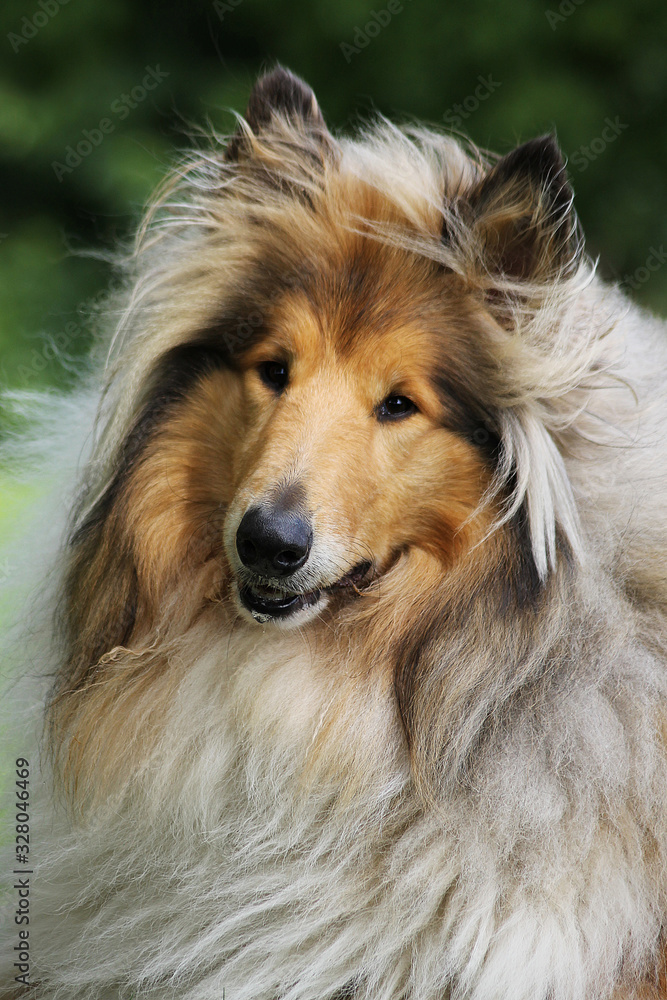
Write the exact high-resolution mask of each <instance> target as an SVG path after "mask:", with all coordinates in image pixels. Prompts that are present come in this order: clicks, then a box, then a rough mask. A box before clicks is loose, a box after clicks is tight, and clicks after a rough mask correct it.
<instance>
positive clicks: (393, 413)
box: [375, 395, 417, 421]
mask: <svg viewBox="0 0 667 1000" xmlns="http://www.w3.org/2000/svg"><path fill="white" fill-rule="evenodd" d="M416 412H417V407H416V405H415V404H414V403H413V402H412V400H411V399H409V398H408V397H407V396H399V395H395V396H387V398H386V399H385V400H383V401H382V402H381V403H380V405H379V406H378V408H377V410H376V411H375V415H376V416H377V418H378V420H380V421H382V420H401V419H402V418H403V417H409V416H411V414H413V413H416Z"/></svg>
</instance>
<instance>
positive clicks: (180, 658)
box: [2, 69, 667, 1000]
mask: <svg viewBox="0 0 667 1000" xmlns="http://www.w3.org/2000/svg"><path fill="white" fill-rule="evenodd" d="M124 287H125V289H126V291H124V292H122V293H119V296H118V301H117V303H116V305H115V307H114V308H113V309H112V310H111V312H112V314H113V315H114V316H115V317H117V325H116V328H115V330H114V331H112V333H111V334H110V338H109V345H110V346H109V353H108V359H107V362H106V364H105V366H104V373H103V378H102V380H101V383H100V385H99V392H98V401H97V418H96V424H95V434H94V438H93V439H92V440H90V433H91V423H92V418H91V416H90V409H91V407H90V403H89V402H88V396H84V395H83V394H82V396H81V398H80V400H77V399H76V398H75V399H71V400H69V401H68V402H67V404H66V408H65V409H64V410H63V404H62V402H60V401H55V400H54V401H51V400H47V401H46V402H45V404H44V411H45V417H44V418H42V419H43V421H44V426H47V425H52V424H56V425H62V426H63V441H65V442H66V445H67V450H66V451H65V450H62V451H58V452H57V454H58V455H59V456H61V457H60V458H59V459H58V461H57V462H56V463H55V464H56V465H59V466H63V465H64V466H65V467H66V469H69V468H70V466H71V465H72V464H73V458H74V456H77V455H81V456H82V461H81V465H82V468H81V471H80V472H79V474H78V476H77V479H76V481H77V483H78V495H77V499H76V501H75V502H72V513H71V516H70V522H69V524H68V526H67V528H66V529H64V534H65V535H66V538H65V540H64V541H63V543H62V545H61V544H60V543H57V544H56V543H48V544H47V543H46V542H44V543H38V544H37V545H36V546H35V548H34V550H33V551H32V552H31V555H30V559H27V560H26V559H24V562H26V563H28V564H29V565H30V566H31V567H32V570H33V572H34V575H35V577H36V581H37V582H40V578H41V577H42V575H43V574H44V573H46V571H47V570H49V572H50V576H49V582H48V584H47V586H46V587H45V588H43V590H42V603H43V605H44V609H45V610H43V611H38V610H37V609H36V607H35V604H34V603H33V599H32V598H31V600H30V602H29V604H28V606H27V610H26V613H25V615H24V623H26V624H27V627H26V628H25V634H24V636H23V638H21V639H17V637H16V633H15V632H13V633H12V635H11V637H10V644H9V645H10V648H11V651H12V657H13V660H12V662H13V663H14V666H13V667H12V668H11V669H12V670H13V672H14V676H13V680H12V685H13V686H12V687H10V689H9V694H8V695H7V699H6V700H7V702H8V703H10V704H11V705H14V706H16V705H17V704H18V703H19V701H20V702H21V704H23V703H25V704H26V705H27V709H26V715H25V716H22V717H21V718H22V719H28V720H29V722H30V725H31V726H32V727H33V728H35V725H36V719H37V718H38V714H39V713H38V711H37V710H36V709H35V708H34V707H33V706H34V703H35V700H36V699H37V698H38V697H41V698H43V699H45V701H46V706H47V710H46V722H45V731H44V736H43V740H42V754H41V760H42V766H41V771H40V777H39V778H37V777H36V778H35V780H34V784H33V795H34V798H35V807H36V810H37V811H36V813H35V815H34V817H33V827H34V846H33V857H34V861H35V874H34V875H33V876H32V887H33V898H32V911H31V925H30V934H31V937H30V948H31V978H32V982H33V984H34V985H33V990H32V992H30V994H29V995H30V996H31V997H33V996H34V997H35V998H37V1000H84V998H85V1000H121V998H123V1000H129V998H135V997H137V998H138V997H146V998H149V997H150V998H155V1000H157V998H160V1000H164V998H166V997H174V998H178V1000H214V998H215V1000H220V998H221V997H222V996H223V991H224V995H225V996H227V997H228V998H230V1000H232V998H234V1000H278V998H279V1000H313V998H318V1000H326V998H330V1000H334V998H335V1000H343V998H350V1000H352V998H354V1000H399V998H401V1000H403V998H405V1000H408V998H410V1000H441V998H443V997H451V998H461V1000H463V998H466V1000H501V998H502V1000H510V998H511V1000H607V998H612V997H613V998H615V1000H622V998H626V997H627V998H639V997H645V998H650V997H658V996H664V995H667V994H665V992H664V988H665V984H664V979H662V978H661V976H662V975H663V942H662V935H663V930H664V924H665V920H666V917H667V869H666V862H667V751H666V746H665V736H666V733H667V729H666V721H667V720H666V716H665V711H666V707H667V702H666V699H667V624H666V618H665V612H666V610H667V571H666V569H665V567H666V566H667V530H666V529H667V506H666V505H665V503H664V499H663V497H664V491H665V488H666V483H667V446H666V445H665V440H664V426H665V421H666V420H667V400H666V399H665V393H664V376H665V372H666V371H667V339H666V337H665V328H664V326H663V325H662V324H660V323H659V322H658V321H656V320H654V319H653V318H651V317H650V316H649V315H647V314H645V313H643V312H641V311H640V310H638V309H637V308H636V307H635V306H633V305H632V304H631V303H629V302H628V301H627V300H626V299H625V298H624V297H623V296H622V294H621V293H620V292H619V291H618V290H616V289H613V288H610V287H607V286H605V285H603V284H602V283H601V282H600V281H599V279H598V278H597V276H596V275H595V269H594V267H593V266H592V265H591V263H590V261H588V259H587V258H586V256H585V254H584V252H583V246H582V240H581V236H580V233H579V229H578V224H577V221H576V216H575V214H574V210H573V207H572V193H571V190H570V188H569V185H568V184H567V180H566V176H565V172H564V165H563V161H562V159H561V157H560V154H559V153H558V150H557V147H556V145H555V142H554V140H553V138H552V137H544V138H543V139H540V140H534V141H533V142H532V143H527V144H525V145H524V146H522V147H519V149H518V150H516V151H514V153H511V154H509V155H508V156H506V157H503V158H501V159H495V158H492V157H485V156H483V155H482V154H481V153H479V152H478V151H476V150H474V149H472V148H470V149H465V148H463V147H462V146H461V145H460V144H459V143H458V142H456V141H454V140H453V139H451V138H449V137H446V136H442V135H440V134H437V133H434V132H431V131H428V130H425V129H415V128H412V129H406V130H401V129H398V128H397V127H395V126H393V125H391V124H390V123H388V122H386V121H383V120H380V121H378V122H377V123H375V124H373V125H370V126H368V127H367V128H366V129H365V130H363V131H362V132H361V133H360V134H359V135H358V136H356V137H355V138H353V139H348V138H340V139H339V138H335V137H333V136H332V135H331V134H330V133H329V132H328V130H327V129H326V126H325V124H324V121H323V119H322V116H321V113H320V111H319V108H318V106H317V102H316V101H315V98H314V96H313V95H312V92H311V91H310V90H309V88H307V87H306V85H305V84H303V83H302V82H301V81H299V80H297V79H296V78H295V77H293V76H291V74H288V73H287V72H286V71H284V70H281V69H278V70H276V71H274V72H273V73H272V74H269V75H268V76H267V77H264V78H263V79H262V80H260V81H259V83H258V84H257V86H256V88H255V90H254V92H253V95H252V97H251V101H250V104H249V107H248V111H247V114H246V118H245V119H242V120H240V121H239V126H238V130H237V132H236V134H235V135H234V136H233V137H232V138H231V140H230V141H229V142H226V141H225V140H223V139H220V138H218V137H214V141H213V144H212V146H211V149H210V151H206V152H199V153H195V154H192V155H191V156H189V157H188V158H187V159H186V160H184V161H183V163H182V164H181V165H180V167H179V168H178V169H177V170H176V171H175V172H174V173H173V174H172V175H171V176H170V177H169V178H168V179H167V180H166V181H165V183H164V185H163V187H162V189H161V190H160V192H158V195H157V196H156V199H155V202H154V204H153V205H152V206H151V207H150V209H149V212H148V214H147V217H146V220H145V222H144V224H143V225H142V227H141V229H140V232H139V235H138V239H137V245H136V248H135V251H134V252H133V253H132V254H131V255H130V257H129V259H128V260H127V262H126V265H125V281H124ZM281 337H282V338H283V339H282V340H280V338H281ZM283 341H285V342H287V341H289V343H290V344H291V345H292V347H291V348H290V349H291V350H292V352H293V354H294V355H295V356H296V355H298V354H299V352H301V354H302V355H303V356H304V357H306V356H308V357H311V356H312V358H313V359H316V360H313V362H312V365H313V367H312V372H311V374H310V375H309V376H308V378H306V377H305V376H304V384H303V388H302V389H299V388H298V385H297V384H296V383H295V385H296V388H295V390H294V393H295V395H294V397H293V398H294V400H297V394H298V392H300V393H301V395H298V402H296V401H295V402H290V399H291V398H292V397H289V395H288V396H286V397H285V398H286V402H284V403H281V404H280V405H279V404H278V403H274V402H273V401H272V400H271V399H270V398H269V396H270V394H269V393H268V390H266V389H265V388H262V387H261V386H260V385H259V382H258V380H257V378H256V376H255V375H254V374H253V372H254V371H255V368H256V366H257V365H261V363H262V362H264V361H266V360H267V358H270V357H272V355H271V354H270V351H271V350H276V349H277V348H275V346H274V347H271V345H275V344H278V343H283ZM267 351H268V352H269V354H267ZM392 351H394V352H395V357H396V361H395V363H394V368H393V369H392V371H395V372H396V378H399V376H400V378H403V379H404V380H407V381H406V384H409V385H410V386H413V387H414V392H415V393H416V394H417V396H418V397H419V403H420V405H419V408H418V413H417V414H416V415H415V416H411V417H410V418H409V419H406V420H405V421H402V422H400V423H397V424H395V425H392V426H391V427H389V426H387V427H386V428H384V427H381V425H380V424H379V423H378V422H377V421H376V420H374V418H372V416H371V415H370V413H371V407H370V403H369V410H368V415H365V416H364V417H363V419H362V417H361V416H359V414H358V413H357V411H356V410H354V406H356V405H357V402H358V400H359V399H360V398H362V396H363V393H365V392H367V393H370V392H371V389H372V391H374V392H376V394H377V393H379V394H380V396H381V395H382V393H386V392H388V391H391V390H392V386H391V385H389V384H387V385H385V386H384V388H383V389H382V390H380V388H378V386H379V385H380V381H378V380H380V379H381V376H380V375H379V374H378V372H380V367H378V366H380V364H381V363H385V362H386V364H389V362H388V361H386V359H387V358H388V357H390V355H391V356H392V357H393V355H392V354H391V352H392ZM262 352H264V353H262ZM309 352H310V353H309ZM383 359H385V360H384V361H383ZM309 371H310V369H309ZM253 379H254V381H253ZM410 380H411V381H410ZM373 387H375V388H373ZM399 388H400V389H401V390H402V391H404V392H405V391H407V390H406V389H404V388H403V383H401V385H400V386H399ZM364 398H365V397H364ZM369 399H370V396H369ZM355 401H357V402H355ZM378 402H379V399H378ZM67 407H68V408H67ZM346 407H347V409H346ZM359 412H361V411H359ZM37 434H38V432H35V435H33V439H34V437H35V436H37ZM382 435H384V436H382ZM86 441H88V444H86ZM369 442H371V443H370V444H369ZM46 451H48V452H52V451H53V447H52V445H51V444H50V443H49V446H48V448H47V449H46ZM65 454H67V455H68V457H67V459H66V460H65V459H64V458H63V457H62V456H63V455H65ZM72 475H73V474H72ZM69 476H70V473H69V472H67V473H66V474H65V476H64V477H62V478H64V480H65V482H66V484H67V483H68V482H70V483H71V482H72V481H73V480H70V479H69ZM297 478H298V480H299V488H300V489H301V488H303V490H304V491H305V493H306V494H307V497H308V502H309V504H310V507H311V509H312V510H313V511H314V514H313V517H314V523H315V526H316V531H315V535H316V539H315V545H314V548H313V555H312V556H311V561H312V562H313V563H314V564H315V563H316V565H317V572H318V573H319V574H320V578H321V579H318V580H317V581H315V583H321V584H322V585H323V586H324V585H326V586H327V587H329V591H330V594H331V597H330V603H329V604H328V605H326V606H325V607H323V608H322V610H321V611H319V612H318V613H317V614H316V615H314V616H312V617H311V618H308V617H307V616H305V617H304V618H303V619H302V620H300V621H301V622H302V623H301V624H299V622H297V625H296V627H293V628H290V627H282V628H280V627H278V626H277V625H276V624H272V623H268V624H259V623H257V622H256V621H252V620H251V618H250V616H249V615H248V614H244V613H243V609H242V608H241V606H240V604H239V600H240V599H239V595H238V590H237V589H235V588H236V579H237V576H238V575H239V573H240V569H239V566H238V565H237V561H235V560H236V556H235V548H234V538H235V532H236V530H237V528H238V524H239V520H240V518H241V516H242V515H243V512H244V511H245V510H246V509H247V508H248V505H249V504H250V503H251V502H253V501H256V500H257V498H260V499H262V502H264V500H265V498H266V497H269V496H270V497H274V495H276V491H277V489H278V484H282V485H283V486H284V485H285V483H288V485H289V484H291V487H290V488H292V489H293V491H294V485H293V484H294V482H295V481H296V479H297ZM281 488H282V487H281ZM299 495H300V494H299ZM57 506H58V508H59V509H63V506H64V502H63V501H62V500H61V501H59V502H58V505H57ZM42 520H43V518H42ZM50 528H51V529H52V530H51V535H52V536H53V537H55V536H57V534H58V531H57V528H58V520H57V518H56V519H55V527H54V524H51V525H50ZM32 535H33V537H37V538H39V537H41V536H39V534H38V532H37V528H36V527H35V528H33V529H32ZM321 539H324V540H325V541H326V543H327V544H326V545H325V544H324V541H322V542H321ZM318 546H320V547H319V548H318ZM360 560H365V562H364V565H365V566H366V565H368V566H370V569H369V571H368V572H369V573H370V574H371V575H370V576H369V577H368V579H366V578H364V579H363V581H362V580H361V578H359V579H356V578H354V577H350V576H349V574H350V572H351V569H352V567H353V566H354V565H355V564H358V563H359V562H360ZM12 565H13V563H12ZM308 565H309V564H307V565H306V568H305V569H304V571H303V574H304V575H303V577H299V578H298V579H300V580H301V579H302V580H303V583H302V587H303V589H304V590H306V589H307V586H306V584H308V586H311V587H314V586H315V583H313V580H312V579H311V577H309V576H307V574H308V573H309V572H311V573H314V572H315V569H313V570H312V571H311V570H309V569H308ZM346 574H347V575H346ZM10 576H11V574H10ZM355 580H356V582H355ZM351 581H352V582H351ZM10 582H11V581H10ZM7 655H8V656H9V653H8V654H7ZM6 662H7V663H9V662H10V660H9V659H7V660H6ZM7 670H8V672H9V668H7ZM47 687H48V691H47V690H46V688H47ZM22 724H24V723H22ZM8 725H9V723H8ZM25 732H27V730H25ZM22 738H23V739H25V737H22ZM35 739H36V737H35ZM13 747H14V750H15V752H16V755H18V754H19V753H20V754H21V755H22V756H31V757H32V758H34V759H35V761H36V757H35V754H36V752H37V748H36V747H34V748H33V747H32V746H30V747H28V746H26V745H25V744H24V743H21V740H20V739H19V740H18V741H17V742H16V743H15V744H13ZM33 751H34V752H33ZM8 864H11V861H10V862H9V863H8ZM15 932H16V928H15V926H14V925H13V910H9V911H8V921H7V935H6V941H7V942H8V943H9V944H10V945H13V943H15V942H14V937H15ZM8 953H9V950H8ZM10 964H11V962H10V963H9V964H8V966H7V969H6V971H5V972H4V973H3V974H4V979H3V981H2V986H3V987H4V988H5V989H6V991H7V994H8V995H13V991H14V989H15V984H14V982H13V980H14V974H15V973H14V971H13V970H11V969H10V968H9V965H10Z"/></svg>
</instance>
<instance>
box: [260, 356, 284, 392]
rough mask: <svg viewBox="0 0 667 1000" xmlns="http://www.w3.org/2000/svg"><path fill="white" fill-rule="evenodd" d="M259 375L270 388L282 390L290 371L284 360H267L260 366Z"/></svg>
mask: <svg viewBox="0 0 667 1000" xmlns="http://www.w3.org/2000/svg"><path fill="white" fill-rule="evenodd" d="M259 376H260V378H261V380H262V382H263V383H264V384H265V385H268V387H269V389H273V390H274V392H282V391H283V389H284V388H285V386H286V385H287V380H288V378H289V371H288V369H287V365H286V364H285V363H284V362H283V361H265V362H264V363H263V364H261V365H260V366H259Z"/></svg>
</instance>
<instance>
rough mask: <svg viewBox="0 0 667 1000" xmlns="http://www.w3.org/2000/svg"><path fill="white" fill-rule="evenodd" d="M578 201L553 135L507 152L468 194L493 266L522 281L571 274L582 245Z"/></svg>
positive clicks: (493, 270) (493, 269)
mask: <svg viewBox="0 0 667 1000" xmlns="http://www.w3.org/2000/svg"><path fill="white" fill-rule="evenodd" d="M572 201H573V192H572V188H571V187H570V185H569V183H568V180H567V176H566V171H565V162H564V160H563V156H562V154H561V152H560V149H559V148H558V144H557V142H556V140H555V138H554V136H553V135H544V136H541V137H540V138H538V139H531V140H530V142H526V143H524V144H523V145H522V146H519V147H518V148H517V149H515V150H513V151H512V152H511V153H508V154H507V156H504V157H502V158H501V159H500V160H499V161H498V162H497V163H496V164H495V166H493V167H492V168H491V170H490V171H489V172H488V174H487V175H486V176H485V177H484V178H483V179H482V180H481V181H480V182H479V183H478V184H477V186H476V187H475V188H473V190H472V191H471V193H470V194H469V195H468V197H467V202H468V206H469V210H470V211H471V212H472V217H473V221H472V225H473V229H474V231H475V232H476V234H477V236H478V238H479V239H480V241H481V243H482V247H483V254H484V260H485V266H486V267H487V268H488V270H489V271H491V273H494V274H501V275H503V276H506V277H507V278H510V279H515V280H519V281H521V280H523V281H548V280H549V279H551V278H554V277H556V276H558V275H564V274H568V273H570V271H571V270H572V269H573V268H574V267H575V265H576V263H577V261H578V259H579V256H580V254H581V250H582V240H581V235H580V231H579V227H578V222H577V217H576V214H575V212H574V209H573V207H572Z"/></svg>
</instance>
